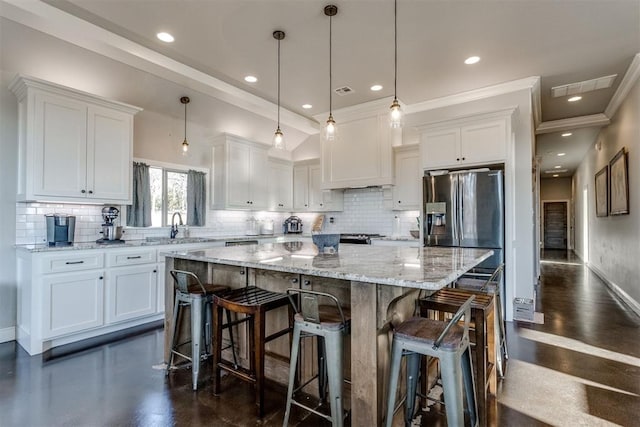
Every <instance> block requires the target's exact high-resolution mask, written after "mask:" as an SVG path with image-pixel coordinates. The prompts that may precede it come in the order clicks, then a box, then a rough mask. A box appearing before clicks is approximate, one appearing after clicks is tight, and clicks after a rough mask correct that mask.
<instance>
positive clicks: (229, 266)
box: [163, 242, 492, 426]
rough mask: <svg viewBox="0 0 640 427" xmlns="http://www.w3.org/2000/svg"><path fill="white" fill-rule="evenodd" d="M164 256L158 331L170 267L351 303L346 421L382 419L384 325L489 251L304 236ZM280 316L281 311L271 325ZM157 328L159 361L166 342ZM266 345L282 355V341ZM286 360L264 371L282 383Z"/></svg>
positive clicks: (169, 297)
mask: <svg viewBox="0 0 640 427" xmlns="http://www.w3.org/2000/svg"><path fill="white" fill-rule="evenodd" d="M163 255H166V273H165V274H166V276H167V280H166V288H165V304H166V308H165V313H166V316H165V330H166V331H170V330H171V329H172V319H171V313H172V311H173V309H172V304H173V292H174V291H173V283H172V280H170V276H169V271H170V270H171V269H173V268H179V269H186V270H190V271H193V272H195V273H196V274H198V275H199V276H200V277H202V278H207V280H208V281H211V282H215V283H219V284H226V285H228V286H231V287H232V288H235V287H241V286H245V285H253V286H260V287H263V288H267V289H270V290H275V291H280V292H284V291H285V290H286V289H287V288H290V287H302V288H303V289H314V290H322V291H326V292H330V293H333V294H335V295H336V296H337V297H338V298H339V299H340V301H341V302H342V303H343V304H344V305H345V306H349V307H350V309H351V339H350V341H351V342H350V346H349V347H350V360H351V363H350V369H348V371H349V372H348V373H347V375H349V376H350V378H351V424H352V425H358V426H360V425H379V424H380V423H381V421H382V413H383V410H384V408H383V402H384V397H385V393H386V388H385V387H386V377H387V371H388V362H389V353H390V339H391V333H390V325H391V324H398V323H399V322H402V321H403V320H405V319H406V318H408V317H410V316H411V315H412V314H413V312H414V308H415V299H416V297H417V296H418V293H419V291H421V290H423V291H427V292H430V291H435V290H438V289H441V288H443V287H445V286H447V285H448V284H449V283H451V282H453V281H454V280H455V279H457V278H458V277H460V276H461V275H462V274H464V273H465V272H467V271H468V270H470V269H471V268H473V267H475V266H476V265H478V264H479V263H481V262H482V261H484V260H485V259H487V258H488V257H490V256H491V255H492V251H491V250H486V249H464V248H436V247H428V248H422V247H421V248H409V247H388V246H381V247H378V246H370V245H347V244H343V245H340V248H339V252H337V253H335V254H318V250H317V248H316V246H315V245H314V244H312V243H306V242H287V243H267V244H261V245H249V246H235V247H225V248H210V249H203V250H195V251H183V252H180V251H175V252H168V253H165V254H163ZM286 321H287V316H286V313H282V315H281V316H279V318H278V319H276V320H275V322H277V323H279V324H278V325H270V326H271V327H272V328H277V327H281V326H282V324H283V322H286ZM168 339H169V338H168V337H167V336H166V334H165V360H168V353H169V342H168ZM277 341H281V342H279V343H275V342H274V345H273V347H271V348H269V349H268V351H269V352H270V353H271V354H272V355H274V356H275V359H280V360H281V361H282V360H286V358H287V357H288V344H289V343H288V340H286V338H285V339H282V340H277ZM286 374H287V370H286V366H285V367H281V368H280V371H279V372H278V369H277V368H276V369H274V371H273V373H272V378H274V377H275V378H274V379H276V380H277V381H280V382H284V383H286Z"/></svg>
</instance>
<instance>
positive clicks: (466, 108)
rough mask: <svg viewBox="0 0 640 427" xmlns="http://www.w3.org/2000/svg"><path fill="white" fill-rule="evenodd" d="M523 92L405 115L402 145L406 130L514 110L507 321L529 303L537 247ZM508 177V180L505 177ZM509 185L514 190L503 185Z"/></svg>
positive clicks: (528, 112) (409, 134) (528, 108)
mask: <svg viewBox="0 0 640 427" xmlns="http://www.w3.org/2000/svg"><path fill="white" fill-rule="evenodd" d="M531 99H532V97H531V93H530V91H529V90H521V91H518V92H513V93H509V94H505V95H499V96H495V97H492V98H487V99H482V100H478V101H473V102H467V103H465V104H458V105H453V106H449V107H445V108H438V109H434V110H429V111H424V112H421V113H415V114H412V115H407V117H406V119H405V129H404V134H403V139H404V140H416V135H415V134H416V132H417V131H415V130H413V131H412V130H411V128H412V127H416V126H420V125H423V124H427V123H433V122H437V121H442V120H448V119H454V118H457V117H464V116H470V115H474V114H482V113H488V112H491V111H496V110H501V109H505V108H510V107H518V111H517V114H516V116H515V118H514V123H513V133H514V138H515V144H514V150H513V152H512V153H511V159H510V162H509V163H510V164H511V165H512V167H511V168H507V169H506V170H505V175H506V177H507V179H506V182H507V186H506V188H505V194H506V196H505V202H506V203H505V204H506V207H505V218H506V224H505V228H506V236H505V240H506V246H507V247H506V250H505V264H506V268H505V283H506V286H505V300H506V303H507V306H506V309H505V311H506V315H507V318H508V319H511V315H512V311H513V305H512V301H513V298H515V297H522V298H533V297H534V292H535V285H536V284H537V268H536V266H537V259H538V256H537V254H538V245H537V242H536V240H537V239H536V228H535V227H536V224H535V220H536V213H535V209H534V203H536V204H537V203H538V201H537V199H535V195H534V191H533V185H534V183H533V178H532V165H533V163H532V159H533V147H534V145H533V140H534V137H533V135H534V129H533V119H532V117H533V114H532V101H531ZM510 177H511V178H510ZM509 181H511V182H513V183H514V187H513V188H510V187H509V186H508V183H509Z"/></svg>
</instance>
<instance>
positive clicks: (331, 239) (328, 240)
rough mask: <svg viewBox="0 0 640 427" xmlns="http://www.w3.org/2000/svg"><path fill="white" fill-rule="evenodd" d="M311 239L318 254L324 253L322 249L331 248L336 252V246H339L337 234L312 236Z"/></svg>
mask: <svg viewBox="0 0 640 427" xmlns="http://www.w3.org/2000/svg"><path fill="white" fill-rule="evenodd" d="M311 239H312V240H313V244H314V245H316V246H317V247H318V252H319V253H324V248H329V247H333V249H335V251H336V252H338V245H339V244H340V235H339V234H312V235H311Z"/></svg>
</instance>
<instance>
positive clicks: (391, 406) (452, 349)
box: [385, 296, 477, 427]
mask: <svg viewBox="0 0 640 427" xmlns="http://www.w3.org/2000/svg"><path fill="white" fill-rule="evenodd" d="M474 299H475V296H470V297H469V298H468V299H467V300H466V301H465V302H464V303H463V304H462V306H461V307H460V308H459V310H458V311H457V312H456V313H455V315H454V316H453V318H452V319H451V320H450V321H449V322H443V321H438V320H432V319H426V318H424V317H412V318H410V319H408V320H406V321H404V322H403V323H401V324H400V325H399V326H398V327H397V328H396V329H395V330H394V331H393V341H392V349H391V367H390V370H389V390H388V394H387V415H386V424H385V425H386V426H387V427H391V425H392V423H393V414H394V413H395V409H396V408H395V398H396V393H397V388H398V376H399V373H400V365H401V360H402V357H404V356H407V398H406V401H405V405H406V408H405V416H404V420H405V426H411V421H412V419H413V415H414V410H415V400H416V399H415V396H416V391H417V388H418V378H419V371H420V359H421V355H423V356H429V357H436V358H438V359H439V360H440V365H441V371H442V385H443V391H444V399H445V408H446V415H447V425H450V426H462V425H463V424H464V399H463V395H464V396H465V397H466V401H467V408H468V411H469V419H470V421H471V425H472V426H475V425H476V423H477V406H476V398H475V385H474V379H473V366H472V361H471V355H470V345H469V318H470V316H471V304H472V302H473V300H474ZM463 316H464V323H463V325H462V326H461V325H459V324H458V322H459V321H460V320H461V318H462V317H463ZM426 375H427V373H426V372H423V377H424V376H426ZM463 384H464V387H463Z"/></svg>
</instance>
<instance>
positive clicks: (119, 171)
mask: <svg viewBox="0 0 640 427" xmlns="http://www.w3.org/2000/svg"><path fill="white" fill-rule="evenodd" d="M87 123H88V125H87V197H88V198H93V199H108V200H121V201H122V202H125V203H126V202H130V201H131V187H132V185H131V176H132V170H131V161H132V153H133V151H132V147H133V138H132V135H133V117H132V116H131V114H125V113H123V112H120V111H114V110H110V109H107V108H102V107H95V106H91V107H89V113H88V121H87Z"/></svg>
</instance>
